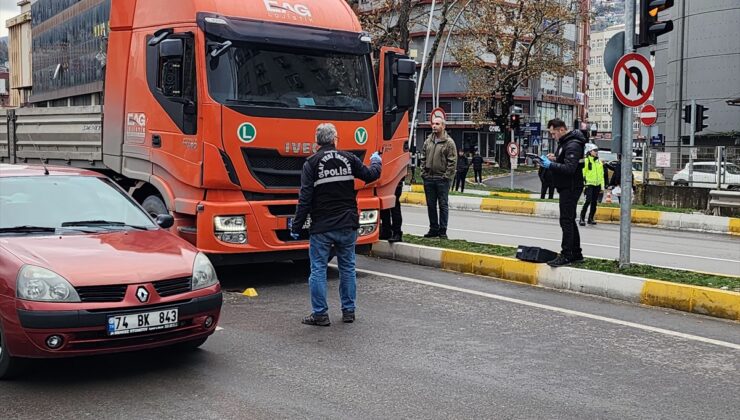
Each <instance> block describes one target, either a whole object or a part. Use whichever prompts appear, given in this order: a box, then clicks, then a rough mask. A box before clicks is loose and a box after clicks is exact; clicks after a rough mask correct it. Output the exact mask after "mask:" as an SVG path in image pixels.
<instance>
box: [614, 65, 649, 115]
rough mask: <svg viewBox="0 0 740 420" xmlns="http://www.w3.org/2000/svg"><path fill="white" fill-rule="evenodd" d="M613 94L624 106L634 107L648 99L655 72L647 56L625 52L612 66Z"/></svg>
mask: <svg viewBox="0 0 740 420" xmlns="http://www.w3.org/2000/svg"><path fill="white" fill-rule="evenodd" d="M612 85H614V94H615V95H616V96H617V99H619V102H621V103H622V104H623V105H624V106H627V107H631V108H635V107H638V106H640V105H642V104H644V103H645V102H647V101H648V100H649V99H650V95H652V94H653V88H654V87H655V74H654V73H653V67H652V66H651V65H650V62H649V61H648V59H647V58H645V57H644V56H642V55H641V54H637V53H630V54H625V55H624V56H622V58H620V59H619V61H617V65H616V66H614V78H613V79H612Z"/></svg>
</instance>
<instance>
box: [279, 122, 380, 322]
mask: <svg viewBox="0 0 740 420" xmlns="http://www.w3.org/2000/svg"><path fill="white" fill-rule="evenodd" d="M316 144H317V145H318V146H319V150H318V151H317V152H316V153H315V154H314V155H313V156H311V157H309V158H308V159H307V160H306V163H304V164H303V172H302V173H301V189H300V192H299V197H298V208H297V209H296V215H295V218H294V219H293V224H292V225H291V226H290V227H289V228H290V236H291V237H292V238H293V239H295V240H297V239H298V238H299V232H300V230H301V228H302V227H303V224H304V223H305V222H306V219H307V218H308V215H309V214H310V215H311V227H310V229H309V234H310V236H309V249H308V253H309V257H310V258H311V275H310V276H309V278H308V285H309V288H310V290H311V308H312V312H311V314H310V315H309V316H307V317H305V318H303V321H302V322H303V323H304V324H307V325H319V326H329V325H330V324H331V322H330V321H329V313H328V311H329V307H328V304H327V302H326V269H327V265H328V264H329V258H330V252H331V249H332V247H333V248H334V250H335V251H336V255H337V265H338V266H339V296H340V298H341V301H342V321H344V322H353V321H354V320H355V297H356V284H355V283H356V272H355V242H356V241H357V229H358V228H359V227H360V223H359V215H358V212H357V191H355V178H358V179H361V180H363V181H365V182H372V181H375V180H376V179H378V178H380V171H381V165H382V160H381V158H380V155H379V154H378V152H375V153H373V154H372V156H370V167H367V166H365V165H363V164H362V161H361V160H360V159H359V158H358V157H357V156H355V155H354V154H353V153H349V152H345V151H339V150H337V129H336V127H335V126H334V124H330V123H325V124H320V125H319V126H318V127H317V128H316Z"/></svg>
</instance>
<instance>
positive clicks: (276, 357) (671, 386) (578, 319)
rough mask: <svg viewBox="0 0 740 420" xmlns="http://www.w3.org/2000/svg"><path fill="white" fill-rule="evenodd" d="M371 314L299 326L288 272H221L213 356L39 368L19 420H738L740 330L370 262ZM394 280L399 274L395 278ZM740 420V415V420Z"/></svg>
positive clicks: (13, 404)
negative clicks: (249, 291) (251, 293)
mask: <svg viewBox="0 0 740 420" xmlns="http://www.w3.org/2000/svg"><path fill="white" fill-rule="evenodd" d="M358 266H359V268H360V269H362V270H373V271H372V272H368V271H361V272H360V273H359V276H358V312H357V314H358V320H357V322H355V323H354V324H342V323H341V322H338V321H339V308H338V298H337V296H336V290H337V281H336V278H337V275H336V272H335V270H333V269H332V270H330V271H331V279H332V280H331V281H330V288H331V292H332V293H331V294H330V296H331V300H330V306H331V312H330V315H331V316H332V317H333V321H334V323H333V324H332V326H331V327H328V328H323V327H311V326H305V325H301V324H300V322H299V320H300V318H301V317H302V316H303V315H305V314H306V313H307V311H308V310H309V309H308V308H309V303H308V292H307V285H306V283H305V279H304V278H303V277H301V276H299V275H297V274H294V272H295V270H294V267H293V266H292V265H290V264H277V265H271V266H257V267H248V268H243V269H240V270H233V271H231V272H229V273H224V272H222V273H221V278H222V280H223V283H224V287H225V288H227V289H229V290H237V291H238V290H242V289H243V288H244V287H247V286H251V287H256V288H257V291H258V292H259V296H258V297H256V298H247V297H244V296H241V295H240V294H238V293H227V296H226V300H225V301H226V303H225V306H224V309H223V317H222V319H221V323H220V326H221V327H222V328H223V329H222V330H220V331H218V332H216V333H215V334H214V336H212V337H211V339H210V340H209V341H208V342H207V343H206V344H205V345H204V346H203V347H202V348H201V349H200V350H197V351H194V352H190V353H185V354H178V353H175V352H172V351H157V352H141V353H136V354H128V355H116V356H105V357H97V358H86V359H73V360H56V361H39V362H37V363H36V364H35V365H34V367H33V368H32V369H31V370H30V371H29V372H28V373H27V376H26V377H25V378H23V379H21V380H17V381H13V382H0V410H1V411H0V413H1V414H0V417H2V418H8V419H41V418H56V419H67V418H69V419H82V418H96V419H97V418H106V419H109V418H110V419H116V418H127V419H129V418H130V419H244V418H249V419H278V418H291V419H293V418H310V419H313V418H316V419H319V418H321V419H328V418H332V419H333V418H336V419H354V418H358V419H376V418H378V419H380V418H383V419H387V418H424V419H427V418H444V419H449V418H460V419H477V418H480V419H492V418H505V419H596V418H598V419H633V418H634V419H637V418H649V419H675V418H710V419H735V418H736V415H737V413H738V412H740V399H738V398H737V396H738V394H739V393H740V325H738V323H734V322H729V321H723V320H718V319H712V318H707V317H702V316H698V315H691V314H685V313H678V312H673V311H670V310H661V309H655V308H649V307H642V306H638V305H631V304H625V303H620V302H615V301H609V300H603V299H598V298H593V297H588V296H583V295H576V294H571V293H561V292H556V291H552V290H547V289H540V288H535V287H530V286H524V285H519V284H514V283H508V282H500V281H492V280H488V279H484V278H480V277H474V276H465V275H458V274H453V273H449V272H443V271H440V270H435V269H430V268H424V267H417V266H411V265H407V264H401V263H396V262H390V261H382V260H373V259H368V258H365V257H361V258H359V260H358ZM389 273H390V274H389ZM733 413H734V414H733Z"/></svg>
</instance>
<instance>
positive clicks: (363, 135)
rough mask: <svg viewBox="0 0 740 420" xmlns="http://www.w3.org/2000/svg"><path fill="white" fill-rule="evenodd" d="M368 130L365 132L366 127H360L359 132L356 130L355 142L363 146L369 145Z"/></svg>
mask: <svg viewBox="0 0 740 420" xmlns="http://www.w3.org/2000/svg"><path fill="white" fill-rule="evenodd" d="M367 137H368V135H367V130H365V127H360V128H358V129H357V130H355V142H357V144H359V145H360V146H362V145H363V144H365V143H367Z"/></svg>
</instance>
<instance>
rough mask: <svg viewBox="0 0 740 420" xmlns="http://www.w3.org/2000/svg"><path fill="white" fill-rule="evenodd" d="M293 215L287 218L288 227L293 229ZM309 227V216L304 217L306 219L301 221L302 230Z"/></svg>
mask: <svg viewBox="0 0 740 420" xmlns="http://www.w3.org/2000/svg"><path fill="white" fill-rule="evenodd" d="M293 219H294V218H293V217H289V218H288V229H293ZM310 228H311V216H309V217H307V218H306V221H305V222H304V223H303V227H302V228H301V229H302V230H307V229H310Z"/></svg>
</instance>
